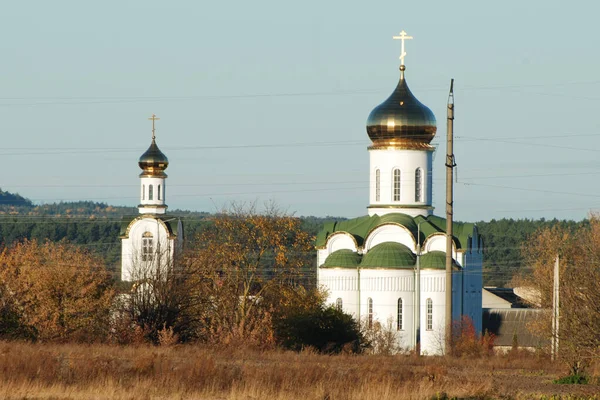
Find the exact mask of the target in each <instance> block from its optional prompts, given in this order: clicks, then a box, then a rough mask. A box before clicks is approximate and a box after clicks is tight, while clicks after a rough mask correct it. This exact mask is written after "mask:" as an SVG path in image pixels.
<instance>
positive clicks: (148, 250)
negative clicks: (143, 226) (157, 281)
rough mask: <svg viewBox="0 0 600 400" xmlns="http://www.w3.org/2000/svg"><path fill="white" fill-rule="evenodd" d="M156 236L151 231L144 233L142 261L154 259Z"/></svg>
mask: <svg viewBox="0 0 600 400" xmlns="http://www.w3.org/2000/svg"><path fill="white" fill-rule="evenodd" d="M153 240H154V238H153V236H152V234H151V233H150V232H144V234H143V235H142V261H152V258H153V256H154V241H153Z"/></svg>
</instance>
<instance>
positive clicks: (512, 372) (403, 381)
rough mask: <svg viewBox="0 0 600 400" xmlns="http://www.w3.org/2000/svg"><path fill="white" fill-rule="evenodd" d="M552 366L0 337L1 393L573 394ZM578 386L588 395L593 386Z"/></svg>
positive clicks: (518, 358)
mask: <svg viewBox="0 0 600 400" xmlns="http://www.w3.org/2000/svg"><path fill="white" fill-rule="evenodd" d="M560 373H561V370H560V366H559V365H558V364H556V365H555V364H550V363H549V361H548V360H547V359H546V358H544V357H540V356H537V355H534V354H533V355H532V354H525V353H520V354H518V355H516V354H513V356H492V357H487V358H477V359H467V358H442V357H415V356H410V355H403V356H364V355H363V356H352V355H336V356H327V355H320V354H317V353H315V352H313V351H310V350H307V351H303V352H300V353H295V352H284V351H278V350H272V351H262V352H261V351H257V350H248V349H235V348H225V349H216V348H211V347H200V346H169V347H152V346H108V345H44V344H27V343H18V342H0V397H2V398H28V399H31V398H36V399H51V398H54V399H63V398H68V399H72V398H80V399H88V398H89V399H91V398H94V399H95V398H111V399H132V398H135V399H137V398H148V399H152V398H161V399H170V398H173V399H174V398H178V399H179V398H196V399H231V400H236V399H281V400H284V399H285V400H292V399H302V400H309V399H319V400H323V399H329V400H338V399H342V400H344V399H348V400H354V399H356V400H359V399H360V400H370V399H373V400H374V399H377V400H385V399H427V398H435V397H436V396H442V395H445V394H447V395H448V396H449V398H451V397H453V396H456V397H458V398H464V397H470V398H496V397H500V396H510V397H515V398H520V397H522V398H531V397H534V398H535V396H538V398H539V395H541V394H546V395H553V394H560V393H571V392H570V391H569V390H571V391H572V388H568V387H567V388H565V387H560V386H559V385H552V383H551V380H552V379H553V378H555V377H557V376H558V375H560ZM577 390H578V391H579V392H577V393H581V394H582V395H591V394H592V393H594V390H596V391H597V390H598V387H597V386H595V387H591V386H582V387H580V388H577Z"/></svg>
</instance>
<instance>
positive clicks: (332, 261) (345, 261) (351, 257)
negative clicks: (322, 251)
mask: <svg viewBox="0 0 600 400" xmlns="http://www.w3.org/2000/svg"><path fill="white" fill-rule="evenodd" d="M361 258H362V257H361V255H360V254H358V253H356V252H354V251H352V250H348V249H342V250H337V251H334V252H333V253H331V254H330V255H329V257H327V259H326V260H325V263H323V265H322V266H321V268H356V267H357V266H358V265H359V264H360V260H361Z"/></svg>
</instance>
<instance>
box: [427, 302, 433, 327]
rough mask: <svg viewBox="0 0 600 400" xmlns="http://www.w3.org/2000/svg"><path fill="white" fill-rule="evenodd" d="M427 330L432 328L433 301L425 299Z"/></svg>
mask: <svg viewBox="0 0 600 400" xmlns="http://www.w3.org/2000/svg"><path fill="white" fill-rule="evenodd" d="M426 329H427V330H428V331H432V330H433V302H432V301H431V299H427V328H426Z"/></svg>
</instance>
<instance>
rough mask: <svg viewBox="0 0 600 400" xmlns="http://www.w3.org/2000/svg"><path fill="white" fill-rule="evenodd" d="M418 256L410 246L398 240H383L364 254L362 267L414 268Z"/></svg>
mask: <svg viewBox="0 0 600 400" xmlns="http://www.w3.org/2000/svg"><path fill="white" fill-rule="evenodd" d="M416 258H417V257H416V256H415V255H414V253H413V252H412V251H410V249H409V248H408V247H406V246H405V245H403V244H401V243H396V242H383V243H380V244H378V245H377V246H375V247H373V248H372V249H371V250H369V251H368V253H367V254H365V255H364V257H363V260H362V262H361V263H360V266H361V268H411V269H412V268H413V267H414V265H415V261H416Z"/></svg>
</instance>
